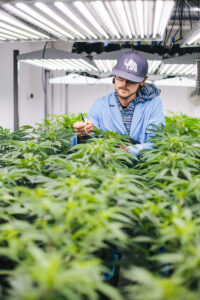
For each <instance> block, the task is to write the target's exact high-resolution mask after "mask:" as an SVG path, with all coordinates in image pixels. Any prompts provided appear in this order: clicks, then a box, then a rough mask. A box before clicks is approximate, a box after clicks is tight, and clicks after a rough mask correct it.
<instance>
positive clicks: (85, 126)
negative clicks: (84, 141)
mask: <svg viewBox="0 0 200 300" xmlns="http://www.w3.org/2000/svg"><path fill="white" fill-rule="evenodd" d="M73 127H74V130H75V131H76V133H77V134H78V136H79V137H82V136H86V135H89V134H90V133H91V132H92V131H93V130H94V124H93V122H91V121H89V120H85V122H83V121H82V122H76V123H74V125H73Z"/></svg>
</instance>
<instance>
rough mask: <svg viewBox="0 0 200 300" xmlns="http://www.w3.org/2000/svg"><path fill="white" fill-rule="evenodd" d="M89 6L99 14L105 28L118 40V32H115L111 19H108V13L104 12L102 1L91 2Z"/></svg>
mask: <svg viewBox="0 0 200 300" xmlns="http://www.w3.org/2000/svg"><path fill="white" fill-rule="evenodd" d="M91 5H92V6H93V8H94V9H95V10H96V12H97V13H98V14H100V16H101V18H102V19H103V21H104V24H105V25H106V27H107V28H108V29H109V30H110V31H111V32H112V34H113V36H115V37H117V38H118V39H119V38H120V34H119V32H118V31H117V30H116V27H115V25H114V24H113V22H112V19H111V18H110V16H109V14H108V11H107V10H106V8H105V6H104V3H103V2H102V1H93V2H91Z"/></svg>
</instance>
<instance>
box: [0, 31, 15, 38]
mask: <svg viewBox="0 0 200 300" xmlns="http://www.w3.org/2000/svg"><path fill="white" fill-rule="evenodd" d="M0 37H1V38H3V39H5V40H17V38H16V37H14V36H13V35H10V34H4V33H1V32H0Z"/></svg>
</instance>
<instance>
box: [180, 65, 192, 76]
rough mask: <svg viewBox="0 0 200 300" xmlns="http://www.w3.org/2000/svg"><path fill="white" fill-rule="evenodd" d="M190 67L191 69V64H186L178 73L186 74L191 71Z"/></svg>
mask: <svg viewBox="0 0 200 300" xmlns="http://www.w3.org/2000/svg"><path fill="white" fill-rule="evenodd" d="M192 69H193V66H191V65H188V66H187V67H186V68H185V69H184V70H183V71H182V72H180V74H188V73H190V72H191V70H192Z"/></svg>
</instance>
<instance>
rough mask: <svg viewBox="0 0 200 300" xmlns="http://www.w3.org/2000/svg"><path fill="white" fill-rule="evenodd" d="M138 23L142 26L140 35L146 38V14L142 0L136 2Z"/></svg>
mask: <svg viewBox="0 0 200 300" xmlns="http://www.w3.org/2000/svg"><path fill="white" fill-rule="evenodd" d="M135 6H136V11H137V17H138V23H139V28H140V36H141V38H144V16H143V3H142V1H141V0H136V2H135Z"/></svg>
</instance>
